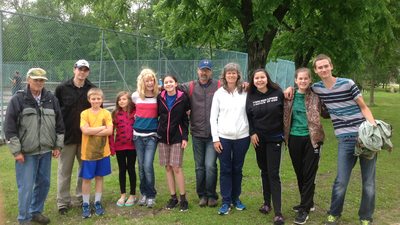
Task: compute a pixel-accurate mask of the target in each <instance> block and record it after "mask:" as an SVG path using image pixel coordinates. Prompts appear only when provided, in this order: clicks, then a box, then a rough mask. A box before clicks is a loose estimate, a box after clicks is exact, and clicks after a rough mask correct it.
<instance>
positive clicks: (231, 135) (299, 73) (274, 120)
mask: <svg viewBox="0 0 400 225" xmlns="http://www.w3.org/2000/svg"><path fill="white" fill-rule="evenodd" d="M313 64H314V72H315V73H317V74H318V75H319V76H320V78H321V80H322V81H320V82H317V83H315V84H313V85H311V86H310V84H311V71H310V70H309V69H307V68H300V69H298V70H296V72H295V83H296V84H297V87H296V88H294V89H293V88H288V89H287V90H286V91H285V92H283V91H282V90H281V88H280V87H279V85H277V84H276V83H274V82H273V81H272V80H271V78H270V76H269V74H268V72H267V71H266V70H265V69H257V70H254V71H253V72H252V73H251V75H250V76H249V82H248V83H247V82H244V83H243V75H242V72H241V70H240V67H239V65H238V64H236V63H228V64H227V65H226V66H225V67H224V68H223V71H222V75H221V76H220V79H219V80H217V79H214V78H211V75H212V71H213V69H212V63H211V61H210V60H207V59H205V60H202V61H201V62H200V63H199V66H198V68H197V73H198V75H199V79H197V80H195V81H191V82H186V83H182V84H181V83H178V80H177V78H176V77H175V76H173V75H171V74H167V75H166V76H164V77H163V78H162V84H161V85H160V83H158V80H157V77H156V74H155V73H154V72H153V71H152V70H150V69H144V70H142V72H141V73H140V75H139V76H138V78H137V90H136V91H135V92H134V93H133V94H131V93H129V92H120V93H119V94H118V95H117V98H116V105H115V108H114V110H113V111H112V113H110V112H108V111H107V110H105V109H103V108H102V102H103V99H104V96H103V92H102V90H101V89H99V88H97V87H96V86H95V85H94V84H92V83H91V82H90V81H89V80H88V79H87V77H88V75H89V72H90V67H89V63H88V62H87V61H86V60H79V61H77V62H76V63H75V66H74V68H73V72H74V74H75V76H74V77H73V78H72V79H70V80H68V81H65V82H62V83H61V84H59V85H58V86H57V87H56V90H55V94H54V95H52V94H51V93H50V92H48V91H46V89H45V88H44V83H45V81H46V80H47V78H46V72H45V71H44V70H42V69H40V68H33V69H31V70H29V71H28V73H27V83H28V84H27V86H26V89H25V90H24V91H23V92H22V91H21V92H17V94H16V95H15V96H14V97H13V98H12V99H11V101H10V103H9V105H8V108H7V115H6V124H5V133H6V138H7V139H8V140H9V149H10V151H11V153H12V154H13V155H14V158H15V160H16V161H15V170H16V177H17V185H18V202H19V204H18V206H19V215H18V220H19V222H20V223H21V224H30V221H31V220H32V221H36V222H40V223H44V224H47V223H49V222H50V220H49V219H48V218H47V217H45V216H43V215H42V213H43V207H44V201H45V199H46V197H47V193H48V191H49V187H50V169H51V156H53V157H54V158H58V179H57V187H58V188H57V206H58V211H59V213H61V214H65V213H67V212H68V210H69V209H70V204H71V196H70V186H71V175H72V170H73V165H74V159H75V158H76V159H77V161H78V164H79V166H78V171H77V172H78V174H77V175H78V179H77V183H76V197H77V198H78V201H79V202H80V203H81V208H82V217H83V218H88V217H90V216H91V213H92V212H91V211H92V209H91V208H93V211H94V213H95V214H97V215H101V214H103V213H104V209H103V207H102V205H101V195H102V190H103V177H104V176H106V175H109V174H110V173H111V165H110V155H111V156H113V155H116V157H117V162H118V167H119V183H120V192H121V197H120V198H119V199H118V200H117V202H116V204H117V205H118V206H121V207H122V206H132V205H134V204H138V205H140V206H146V207H149V208H152V207H153V206H154V205H155V204H156V195H157V191H156V188H155V176H154V168H153V162H154V156H155V153H156V149H157V147H158V154H159V164H160V166H163V167H165V170H166V177H167V183H168V187H169V190H170V195H171V198H170V200H169V202H168V204H167V206H166V209H167V210H173V209H175V207H177V206H178V205H179V211H187V210H188V200H187V198H186V190H185V189H186V188H185V176H184V174H183V170H182V165H183V155H184V149H185V148H186V147H187V143H188V140H189V138H188V136H189V134H188V131H189V124H190V131H191V134H192V145H193V156H194V161H195V172H196V192H197V195H198V197H199V206H201V207H204V206H208V207H216V206H217V205H218V202H217V200H218V194H217V192H216V187H217V177H218V174H217V173H218V168H217V163H216V160H217V158H218V159H219V164H220V194H221V197H222V204H221V207H220V209H219V210H218V214H220V215H224V214H228V213H229V211H230V210H231V207H232V206H233V207H235V208H236V209H237V210H244V209H246V206H245V205H244V204H243V203H242V202H241V200H240V199H239V197H240V195H241V184H242V178H243V172H242V171H243V165H244V161H245V155H246V153H247V151H248V149H249V145H250V143H251V144H252V145H253V146H254V148H255V153H256V159H257V164H258V167H259V169H260V173H261V183H262V193H263V204H262V206H261V207H260V209H259V211H260V212H261V213H263V214H268V213H270V212H271V211H272V210H273V211H274V214H275V217H274V221H273V223H274V224H278V225H279V224H284V218H283V215H282V206H281V203H282V200H281V199H282V184H281V179H280V168H281V163H282V156H283V150H284V142H285V143H286V146H287V147H288V148H289V153H290V157H291V160H292V164H293V167H294V170H295V172H296V176H297V181H298V188H299V192H300V204H299V205H296V206H294V207H293V211H296V212H298V215H297V217H296V219H295V221H294V222H295V223H296V224H305V223H306V221H307V219H308V215H309V213H310V212H311V211H314V209H315V208H314V191H315V181H316V175H317V170H318V165H319V160H320V157H321V150H322V145H323V141H324V140H325V135H324V132H323V128H322V124H321V121H320V117H321V116H322V117H324V118H331V119H332V122H333V125H334V129H335V134H336V136H337V137H338V139H339V146H338V172H337V177H336V179H335V182H334V185H333V189H332V199H331V201H332V203H331V208H330V210H329V211H328V214H329V216H328V218H327V221H326V224H327V225H334V224H337V222H338V219H339V217H340V216H341V213H342V211H343V204H344V197H345V193H346V187H347V184H348V182H349V179H350V174H351V171H352V168H353V166H354V165H355V163H356V161H357V159H358V157H357V156H354V148H355V144H356V141H357V133H358V127H359V125H360V124H361V123H362V122H363V121H365V120H368V121H369V122H370V123H371V124H374V125H376V123H375V121H374V118H373V116H372V113H371V111H370V110H369V109H368V107H367V106H366V105H365V103H364V100H363V98H362V95H361V93H360V91H359V90H358V88H357V86H356V85H355V83H354V82H353V81H352V80H350V79H344V78H336V77H334V76H333V75H332V69H333V65H332V62H331V59H330V58H329V57H328V56H326V55H318V56H316V57H315V59H314V61H313ZM189 121H190V123H189ZM28 128H29V129H28ZM136 157H137V158H138V168H139V180H140V185H139V189H140V198H137V197H136V171H135V161H136ZM376 158H377V156H375V157H374V158H373V159H372V160H370V159H367V158H362V157H360V164H361V172H362V180H363V191H362V200H361V206H360V210H359V216H360V222H361V224H371V223H372V214H373V212H374V207H375V163H376ZM127 171H128V175H129V181H130V192H129V195H127V193H126V186H127V185H126V172H127ZM92 179H95V199H94V201H93V203H92V204H90V202H89V200H90V186H91V180H92ZM176 186H177V187H178V191H179V196H178V195H177V193H176ZM271 203H272V204H271Z"/></svg>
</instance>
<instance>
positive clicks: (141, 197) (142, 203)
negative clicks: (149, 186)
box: [138, 195, 147, 206]
mask: <svg viewBox="0 0 400 225" xmlns="http://www.w3.org/2000/svg"><path fill="white" fill-rule="evenodd" d="M146 199H147V198H146V195H142V196H140V199H139V201H138V205H140V206H145V205H146Z"/></svg>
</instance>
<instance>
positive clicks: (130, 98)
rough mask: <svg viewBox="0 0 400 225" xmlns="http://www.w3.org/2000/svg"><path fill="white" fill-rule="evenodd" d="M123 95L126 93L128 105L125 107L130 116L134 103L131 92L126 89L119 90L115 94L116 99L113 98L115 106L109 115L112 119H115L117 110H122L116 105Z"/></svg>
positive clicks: (129, 116)
mask: <svg viewBox="0 0 400 225" xmlns="http://www.w3.org/2000/svg"><path fill="white" fill-rule="evenodd" d="M124 95H126V98H128V107H127V113H128V118H131V112H132V110H133V109H135V105H134V104H133V103H132V97H131V93H129V92H127V91H121V92H119V93H118V95H117V99H116V100H115V107H114V109H113V111H112V113H111V117H112V119H113V120H117V114H118V112H119V111H121V110H122V108H121V106H119V105H118V102H119V100H120V99H121V97H122V96H124Z"/></svg>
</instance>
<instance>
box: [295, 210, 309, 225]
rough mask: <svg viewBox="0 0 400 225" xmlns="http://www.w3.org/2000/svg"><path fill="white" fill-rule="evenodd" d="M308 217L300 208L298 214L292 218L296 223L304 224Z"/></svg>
mask: <svg viewBox="0 0 400 225" xmlns="http://www.w3.org/2000/svg"><path fill="white" fill-rule="evenodd" d="M307 219H308V213H307V212H306V211H304V210H300V211H299V214H297V217H296V219H295V220H294V223H296V224H305V223H306V222H307Z"/></svg>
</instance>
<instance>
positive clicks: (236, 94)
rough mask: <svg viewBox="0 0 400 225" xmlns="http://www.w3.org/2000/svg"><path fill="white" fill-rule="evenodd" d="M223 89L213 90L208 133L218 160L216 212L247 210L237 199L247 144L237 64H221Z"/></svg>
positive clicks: (247, 132) (244, 106)
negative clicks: (218, 174)
mask: <svg viewBox="0 0 400 225" xmlns="http://www.w3.org/2000/svg"><path fill="white" fill-rule="evenodd" d="M220 79H221V86H222V88H220V89H218V91H216V92H215V94H214V98H213V102H212V106H211V114H210V124H211V134H212V138H213V142H214V148H215V150H216V151H217V152H218V159H219V162H220V187H221V196H222V206H221V208H220V209H219V212H218V214H220V215H223V214H228V212H229V210H230V205H231V204H233V205H234V206H235V207H236V209H237V210H243V209H246V206H244V205H243V204H242V202H241V201H240V200H239V196H240V193H241V189H242V178H243V174H242V168H243V163H244V158H245V156H246V153H247V150H248V148H249V144H250V137H249V122H248V120H247V115H246V96H247V93H246V92H244V90H243V88H242V73H241V72H240V67H239V65H238V64H236V63H229V64H227V65H226V66H225V67H224V70H223V72H222V75H221V77H220Z"/></svg>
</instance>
